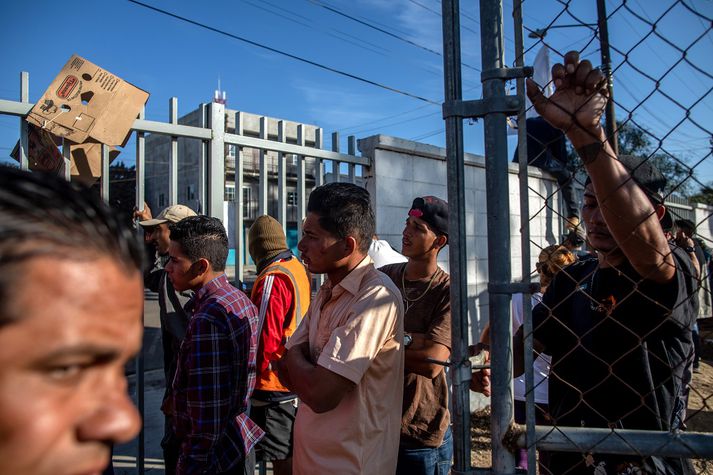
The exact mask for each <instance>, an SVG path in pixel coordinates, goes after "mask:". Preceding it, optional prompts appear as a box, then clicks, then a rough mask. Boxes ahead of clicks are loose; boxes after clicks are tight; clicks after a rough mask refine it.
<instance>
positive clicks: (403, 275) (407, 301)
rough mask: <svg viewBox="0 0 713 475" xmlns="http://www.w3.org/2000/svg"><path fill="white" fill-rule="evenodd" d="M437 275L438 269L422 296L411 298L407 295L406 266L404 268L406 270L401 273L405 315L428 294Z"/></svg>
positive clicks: (432, 275) (429, 280)
mask: <svg viewBox="0 0 713 475" xmlns="http://www.w3.org/2000/svg"><path fill="white" fill-rule="evenodd" d="M437 273H438V269H436V270H435V272H434V273H433V274H431V277H430V278H429V279H428V286H427V287H426V290H424V291H423V293H422V294H421V295H419V296H418V297H416V298H409V297H408V295H406V266H404V270H403V272H401V291H402V294H403V298H404V314H406V312H408V309H409V308H411V305H412V304H414V303H416V302H418V301H419V300H421V299H422V298H423V297H424V296H425V295H426V294H427V293H428V291H429V290H431V285H433V279H435V277H436V274H437Z"/></svg>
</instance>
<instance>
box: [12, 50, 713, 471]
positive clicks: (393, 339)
mask: <svg viewBox="0 0 713 475" xmlns="http://www.w3.org/2000/svg"><path fill="white" fill-rule="evenodd" d="M553 78H554V83H555V86H556V91H555V93H554V94H553V95H552V96H551V97H549V98H546V97H544V96H543V95H542V93H541V91H540V90H539V89H538V87H537V86H536V85H535V84H534V83H532V82H528V84H527V90H528V95H529V97H530V99H531V100H532V103H533V105H534V107H535V108H536V110H537V112H538V113H539V114H540V116H541V119H542V120H541V121H542V122H543V124H541V126H542V127H548V130H550V129H552V130H554V131H562V133H563V134H564V136H566V138H567V139H568V140H569V141H570V142H571V143H572V145H573V146H574V148H575V149H576V150H577V153H578V154H579V156H580V157H581V159H582V162H583V164H584V167H585V168H586V172H587V174H588V179H587V183H586V186H585V194H584V205H583V207H582V210H581V213H580V210H578V209H575V208H573V207H572V206H571V203H570V202H569V201H568V216H567V227H568V228H569V229H570V233H569V235H568V236H567V238H566V239H565V242H564V243H563V244H564V245H559V244H558V245H554V246H549V247H545V248H544V249H543V250H542V252H541V253H540V256H539V259H538V264H537V267H536V270H537V273H538V275H539V279H540V286H539V288H536V289H532V292H531V293H530V294H518V295H515V296H513V301H512V314H513V332H514V339H513V353H514V358H513V360H514V376H515V378H516V381H515V388H516V394H515V399H516V400H517V401H516V404H515V409H516V420H517V421H523V418H524V409H523V407H524V406H523V402H522V401H524V396H525V388H524V385H523V382H522V379H521V378H520V375H521V374H522V373H523V370H524V369H523V359H524V357H523V353H524V345H523V338H524V335H523V328H522V326H521V324H522V321H523V305H524V304H523V302H524V301H525V299H527V298H530V299H531V303H532V306H533V311H532V317H533V329H534V330H533V332H534V335H533V337H534V347H535V350H536V355H535V368H536V379H535V383H536V384H535V391H536V395H535V400H536V403H537V420H538V424H550V425H558V426H575V427H592V428H622V429H648V430H657V431H675V430H680V429H684V428H685V424H684V422H685V410H686V404H687V399H686V398H687V394H688V392H687V390H688V385H689V383H690V381H691V372H692V371H693V370H694V369H695V367H696V365H697V364H698V361H697V360H695V357H694V355H695V354H696V351H695V340H696V338H695V330H696V327H695V323H696V318H697V317H698V316H699V314H700V315H704V314H705V315H708V314H710V308H711V306H710V295H709V291H708V289H709V287H708V282H707V279H706V278H704V276H705V275H707V265H708V260H709V259H708V256H706V254H705V252H704V250H703V249H702V247H701V246H700V243H699V242H698V241H696V240H694V236H693V232H694V230H695V225H693V223H690V222H675V223H674V222H673V220H672V219H671V216H670V213H668V212H667V210H666V209H665V207H664V206H663V196H662V191H663V189H664V187H665V185H666V180H665V178H664V177H663V176H662V175H661V173H660V172H659V171H658V170H656V168H655V167H653V166H652V165H651V164H650V163H648V162H647V161H645V160H642V159H640V158H636V157H629V156H618V157H617V156H615V154H614V151H613V149H612V148H611V146H610V145H609V142H608V139H607V136H606V134H605V133H604V131H603V129H602V127H601V125H600V118H601V113H602V111H603V109H604V104H605V103H606V101H607V92H606V88H604V86H603V85H604V82H605V77H604V76H603V74H602V72H601V71H600V70H599V69H597V68H593V67H592V66H591V64H590V63H589V62H588V61H580V60H579V58H578V55H577V54H576V53H568V54H567V55H566V56H565V59H564V63H563V64H558V65H556V66H555V67H554V68H553ZM558 147H559V145H558ZM562 179H563V180H565V179H569V180H571V177H570V178H566V177H564V176H563V177H562ZM568 189H569V188H568ZM135 218H137V219H138V220H139V221H140V222H139V224H140V226H141V228H142V229H143V230H144V239H145V242H146V243H149V244H152V245H153V246H154V249H155V259H154V261H153V262H152V264H150V265H146V264H144V261H145V259H144V258H143V252H142V246H141V244H140V243H138V242H137V240H136V238H135V233H134V232H133V231H132V230H131V229H129V228H128V227H127V226H125V224H124V223H122V222H121V221H120V220H119V219H117V218H116V216H115V214H114V213H113V212H112V211H111V210H110V209H109V207H108V206H107V205H106V204H105V203H104V202H103V201H102V200H101V199H100V198H98V197H97V196H95V195H94V194H92V193H91V192H89V191H87V190H79V189H77V188H75V187H73V186H71V185H70V184H69V183H67V182H65V181H62V180H60V179H58V178H57V177H51V176H48V175H43V174H39V173H33V174H31V173H27V172H23V171H19V170H15V169H3V170H2V171H0V269H2V270H3V272H2V273H1V275H2V277H0V293H2V296H3V298H2V300H0V308H1V309H2V310H1V313H0V362H1V363H2V364H0V414H2V417H0V473H13V474H15V473H17V474H62V473H100V472H101V471H102V470H103V469H104V467H105V466H106V465H107V463H108V462H109V458H110V454H111V447H112V445H113V444H117V443H122V442H125V441H127V440H129V439H131V438H132V437H134V436H135V435H136V433H137V432H138V430H139V428H140V420H139V416H138V414H137V412H136V410H135V408H134V407H133V405H132V404H131V401H130V399H129V397H128V394H127V383H126V379H125V376H124V365H125V364H126V363H127V362H128V361H129V359H130V358H132V356H133V355H134V354H136V352H137V351H138V350H139V348H140V344H141V332H142V321H141V319H142V310H143V293H142V288H143V287H146V288H149V289H151V290H154V291H156V292H158V295H159V309H160V322H161V336H162V343H163V350H164V371H165V385H166V390H165V394H164V398H163V403H162V407H161V409H162V411H163V413H164V415H165V427H164V436H163V439H162V442H161V445H162V448H163V450H164V461H165V467H166V473H177V474H240V475H242V474H247V473H250V474H252V473H253V472H254V470H255V464H256V461H265V462H268V461H269V462H270V463H271V464H272V468H273V473H275V474H278V475H282V474H291V473H294V474H314V473H319V474H321V473H337V474H361V473H368V474H393V473H398V474H447V473H449V471H450V467H451V463H452V457H453V437H452V433H451V429H450V425H451V421H450V411H449V381H448V378H447V373H446V368H447V367H448V365H449V359H450V356H451V301H450V278H449V275H448V273H447V272H445V271H444V270H443V269H442V268H441V267H440V266H439V265H438V256H439V253H440V252H441V250H443V249H444V248H445V246H447V245H448V237H449V232H448V222H449V213H448V204H447V203H446V202H445V201H444V200H442V199H440V198H437V197H434V196H422V197H416V198H415V199H413V202H412V203H411V206H410V208H409V211H408V213H407V215H406V216H404V219H405V227H404V230H403V237H402V249H401V254H399V253H397V252H395V251H394V250H393V249H391V248H390V247H389V246H388V243H385V241H379V240H378V238H377V237H376V229H375V228H376V220H375V216H374V210H373V208H372V204H371V197H370V196H369V193H368V192H367V191H366V190H365V189H363V188H361V187H358V186H356V185H352V184H347V183H330V184H327V185H323V186H320V187H317V188H315V189H314V190H313V191H312V193H311V194H310V196H309V201H308V203H307V214H306V219H305V221H304V223H303V226H302V229H303V235H302V236H301V239H300V241H299V244H298V250H299V256H296V255H294V254H293V253H292V251H291V250H290V249H289V247H288V246H287V242H286V238H285V232H284V229H283V227H282V225H281V224H280V223H279V222H277V221H276V220H275V219H274V218H272V217H270V216H261V217H259V218H258V219H256V220H255V222H254V223H253V225H252V226H251V228H250V230H249V232H248V250H249V254H250V256H251V258H252V260H253V262H254V263H255V265H256V273H257V277H256V280H255V282H254V284H253V286H252V291H251V293H250V295H249V296H248V295H246V294H245V293H243V292H242V291H241V290H239V289H238V288H236V287H235V286H234V285H232V284H231V283H230V282H229V281H228V278H227V276H226V274H225V268H226V262H227V256H228V238H227V233H226V230H225V227H224V226H223V224H222V223H221V222H220V221H219V220H218V219H216V218H211V217H207V216H199V215H197V214H196V213H195V212H194V211H193V210H191V209H189V208H187V207H185V206H182V205H174V206H169V207H168V208H166V209H164V210H162V211H161V212H160V214H159V215H158V216H157V217H156V218H154V217H153V215H152V213H151V210H150V209H149V208H148V206H145V207H144V208H143V209H142V210H137V211H136V213H135ZM580 219H581V224H583V225H584V227H585V228H586V235H584V233H583V232H582V231H581V225H580ZM674 226H675V227H676V228H677V231H676V230H674ZM583 244H586V246H587V249H586V250H582V249H579V248H580V247H581V246H582V245H583ZM375 262H378V263H379V266H378V269H377V266H376V265H375ZM312 274H324V275H326V277H327V278H326V281H325V283H324V284H323V285H322V286H321V287H320V288H319V289H311V288H310V280H311V279H310V277H311V275H312ZM142 275H143V278H142ZM704 281H705V282H704ZM315 291H316V292H315ZM706 312H707V313H706ZM481 342H482V343H481V344H478V345H476V346H475V347H474V351H477V350H479V349H483V348H487V347H488V344H490V343H491V342H490V337H489V331H488V330H487V329H486V331H485V332H484V333H483V335H482V337H481ZM471 389H473V390H474V391H479V392H483V393H485V394H489V393H490V375H489V371H488V370H487V369H484V370H481V371H476V372H474V373H473V379H472V381H471ZM539 464H540V467H541V469H542V470H543V472H544V473H555V474H559V473H612V474H619V473H671V474H688V473H693V468H692V465H691V462H690V461H689V460H687V459H683V458H671V457H662V456H656V455H654V456H633V455H612V454H598V453H594V454H580V453H574V452H570V453H564V452H560V453H557V452H549V453H547V452H541V453H540V455H539ZM518 465H519V467H520V468H521V469H526V468H527V459H526V457H525V456H524V454H519V456H518ZM545 470H546V471H545Z"/></svg>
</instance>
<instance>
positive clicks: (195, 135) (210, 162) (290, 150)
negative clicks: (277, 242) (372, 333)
mask: <svg viewBox="0 0 713 475" xmlns="http://www.w3.org/2000/svg"><path fill="white" fill-rule="evenodd" d="M28 91H29V74H28V73H26V72H22V73H21V74H20V101H12V100H6V99H0V114H4V115H12V116H17V117H19V118H20V121H19V130H18V135H19V139H20V147H19V161H20V163H19V165H20V167H21V168H22V169H24V170H27V169H28V168H29V161H28V124H27V122H26V121H25V120H24V117H25V116H27V114H28V113H29V112H30V110H31V109H32V107H33V106H34V104H33V103H31V102H29V93H28ZM201 108H202V110H203V111H204V113H205V117H206V118H207V120H206V121H205V126H204V127H196V126H189V125H181V124H178V100H177V99H176V98H175V97H174V98H171V100H170V102H169V111H168V112H169V122H159V121H150V120H145V119H144V118H143V117H144V116H143V112H142V113H141V115H140V116H139V118H138V119H137V120H136V121H134V124H133V125H132V131H133V132H134V133H135V134H136V135H135V139H136V206H137V208H139V209H141V208H143V205H144V201H145V200H144V192H145V182H146V180H145V170H146V166H145V164H146V134H159V135H165V136H169V137H171V147H170V152H169V161H168V169H167V170H166V176H167V177H168V179H169V192H168V203H167V204H168V205H169V206H170V205H173V204H176V203H177V201H178V199H177V196H178V194H177V183H178V163H179V154H178V139H179V138H187V139H196V140H200V141H201V143H202V145H201V157H200V160H199V182H198V187H199V189H198V190H197V192H198V196H199V200H200V202H201V203H206V206H205V208H204V212H205V214H207V215H209V216H213V217H217V218H220V219H223V203H224V193H225V172H226V167H225V163H226V145H229V144H231V145H235V146H237V148H238V153H237V154H236V158H235V164H234V166H235V188H236V190H242V187H243V183H244V180H243V168H244V161H243V158H242V154H243V149H244V148H251V149H257V150H259V151H260V170H261V172H262V171H265V169H266V168H265V167H266V163H267V162H266V155H267V154H266V152H267V151H272V152H276V153H277V154H278V174H277V175H278V176H277V186H278V190H279V191H278V216H276V217H275V218H276V219H277V220H278V221H279V222H281V223H282V225H283V227H285V226H286V220H287V211H286V210H287V180H286V174H285V170H286V163H285V161H286V157H287V156H288V155H294V156H296V157H297V170H298V173H297V194H298V196H297V204H298V219H297V223H298V235H300V234H301V230H302V220H303V219H304V217H305V215H306V207H307V199H308V197H309V192H310V191H311V190H310V189H309V188H308V187H307V184H306V163H307V160H314V161H315V163H314V167H315V170H316V176H315V186H319V185H321V184H323V183H325V172H324V169H325V167H324V164H325V162H329V161H331V162H332V169H333V170H340V164H342V163H344V164H346V166H347V170H348V172H347V174H346V175H342V174H340V173H336V174H333V176H334V179H335V180H342V181H349V182H352V183H355V182H356V178H357V171H359V169H362V170H363V167H368V166H369V165H370V164H369V159H367V158H364V157H360V156H356V155H355V153H356V140H355V138H354V137H353V136H350V137H348V153H346V154H345V153H341V152H340V151H339V136H338V134H336V133H334V134H332V150H325V149H323V148H322V145H323V144H322V139H323V137H322V135H323V131H322V129H317V131H316V140H315V142H316V143H315V147H308V146H305V134H304V127H305V126H303V125H299V126H298V143H297V144H290V143H286V142H285V141H284V122H283V121H280V122H279V128H280V133H279V134H278V135H279V137H278V140H277V141H274V140H268V139H267V132H266V121H267V118H265V117H263V118H262V119H261V121H260V123H261V134H260V137H259V138H256V137H249V136H245V135H243V126H242V124H243V114H242V113H241V112H236V115H235V124H236V129H235V133H226V130H225V128H226V127H225V124H226V110H225V106H224V105H223V104H219V103H210V104H203V105H201ZM101 149H102V165H101V167H102V168H101V169H102V174H101V178H100V189H101V196H102V197H103V198H104V199H105V200H109V182H110V180H109V147H107V146H105V145H102V147H101ZM62 156H63V159H64V164H63V166H62V170H61V174H62V175H63V176H64V177H65V178H67V179H68V180H69V179H70V169H71V162H70V155H69V147H67V146H63V147H62ZM258 202H259V213H260V214H263V213H266V212H267V203H268V177H267V173H260V180H259V185H258ZM234 203H235V210H236V212H235V215H234V217H233V219H234V220H235V227H234V233H235V234H234V242H235V245H236V253H235V255H236V266H235V267H236V269H235V275H236V278H237V279H241V280H242V278H243V276H244V271H245V260H244V258H243V256H244V252H242V248H243V246H244V242H243V228H244V222H243V213H242V210H243V208H244V206H246V205H247V204H246V203H244V202H243V194H242V192H236V193H235V201H234ZM226 228H227V226H226ZM318 282H321V280H318ZM135 368H136V395H137V396H136V405H137V407H138V409H139V412H140V413H141V415H142V419H143V416H144V354H143V349H142V352H141V353H140V354H139V355H138V356H137V357H136V360H135ZM144 447H145V434H144V431H143V428H142V431H141V432H140V434H139V436H138V448H137V456H136V466H137V471H138V473H139V474H143V473H144V469H145V449H144Z"/></svg>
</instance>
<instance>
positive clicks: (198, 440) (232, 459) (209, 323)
mask: <svg viewBox="0 0 713 475" xmlns="http://www.w3.org/2000/svg"><path fill="white" fill-rule="evenodd" d="M186 311H188V312H189V313H190V314H191V315H192V316H191V319H190V321H189V323H188V331H187V333H186V338H185V340H184V341H183V343H182V345H181V349H180V352H179V355H178V367H177V368H176V375H175V377H174V380H173V385H172V389H171V395H170V400H169V401H168V404H167V407H166V408H165V410H166V412H168V413H169V414H170V415H171V416H172V418H173V430H174V432H175V434H176V437H177V439H178V440H179V441H180V444H181V449H180V455H179V459H178V467H177V470H176V472H177V473H179V474H194V473H201V474H205V473H220V472H225V471H228V470H230V469H232V468H234V467H236V466H237V465H238V464H242V463H243V460H244V454H246V453H248V452H249V451H250V449H251V448H252V447H253V446H254V445H255V443H256V442H257V441H258V440H260V439H261V438H262V437H263V435H264V434H263V431H262V430H261V429H260V428H259V427H258V426H257V425H256V424H255V423H254V422H253V421H252V420H250V419H249V418H248V416H247V414H246V411H247V410H248V403H249V398H250V395H251V394H252V392H253V388H254V387H255V355H256V352H257V351H256V350H257V338H256V333H257V323H258V312H257V309H256V308H255V306H254V305H253V304H252V303H251V302H250V299H248V297H247V296H246V295H245V294H243V293H242V292H240V291H239V290H237V289H236V288H235V287H233V286H232V285H230V283H229V282H228V279H227V278H226V276H225V275H224V274H223V275H221V276H219V277H217V278H215V279H213V280H212V281H210V282H209V283H208V284H206V285H205V286H203V287H202V288H201V289H200V290H199V291H198V292H197V293H196V295H195V296H194V297H193V298H192V299H191V300H190V301H189V302H188V304H187V305H186Z"/></svg>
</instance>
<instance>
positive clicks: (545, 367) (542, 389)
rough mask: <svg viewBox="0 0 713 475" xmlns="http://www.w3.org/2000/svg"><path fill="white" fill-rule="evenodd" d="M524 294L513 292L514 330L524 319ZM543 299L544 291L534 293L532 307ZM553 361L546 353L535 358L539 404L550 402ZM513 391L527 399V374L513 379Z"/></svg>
mask: <svg viewBox="0 0 713 475" xmlns="http://www.w3.org/2000/svg"><path fill="white" fill-rule="evenodd" d="M522 295H523V294H513V296H512V331H513V333H514V332H516V331H517V330H518V329H519V328H520V327H521V326H522V322H523V321H524V318H523V313H524V312H523V303H522ZM541 301H542V292H536V293H534V294H532V300H531V302H532V307H533V308H534V307H535V305H537V304H539V303H540V302H541ZM551 362H552V357H551V356H549V355H545V354H540V355H538V356H537V358H535V361H534V364H533V368H534V376H535V378H534V382H535V384H534V387H535V403H537V404H547V403H548V399H547V398H548V392H547V376H548V375H549V374H550V364H551ZM513 391H514V393H515V400H517V401H524V400H525V374H524V373H523V374H522V375H520V376H519V377H517V378H515V379H513Z"/></svg>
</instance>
